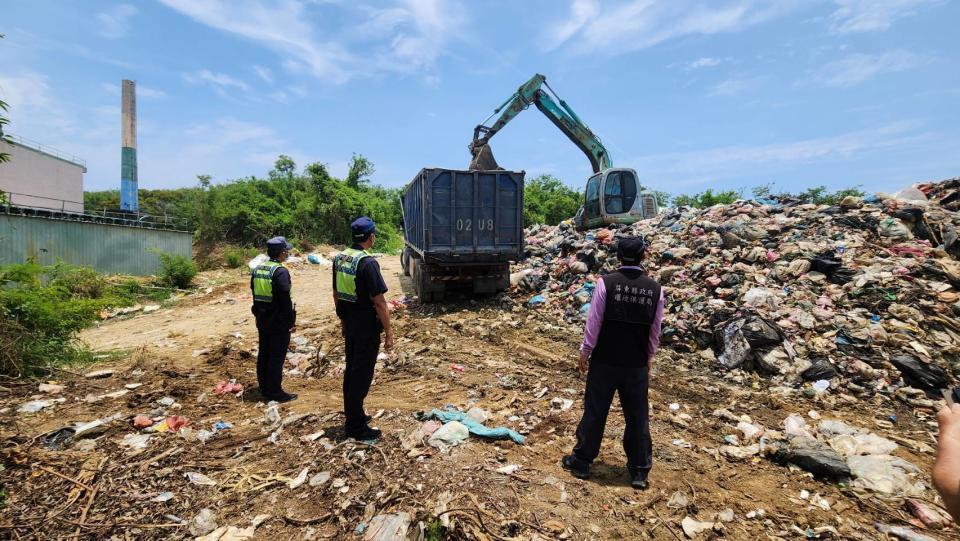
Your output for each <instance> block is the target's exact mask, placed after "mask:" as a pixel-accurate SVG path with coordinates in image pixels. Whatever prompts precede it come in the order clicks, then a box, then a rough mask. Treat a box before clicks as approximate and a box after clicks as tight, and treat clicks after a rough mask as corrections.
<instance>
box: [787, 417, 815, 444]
mask: <svg viewBox="0 0 960 541" xmlns="http://www.w3.org/2000/svg"><path fill="white" fill-rule="evenodd" d="M783 427H784V432H785V433H786V434H787V435H788V436H796V437H801V438H810V439H813V433H812V432H811V431H810V427H809V426H807V420H806V419H804V418H803V416H801V415H798V414H796V413H791V414H790V415H788V416H787V418H786V419H784V420H783Z"/></svg>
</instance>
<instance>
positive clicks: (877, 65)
mask: <svg viewBox="0 0 960 541" xmlns="http://www.w3.org/2000/svg"><path fill="white" fill-rule="evenodd" d="M927 62H929V60H928V59H927V58H924V57H921V56H919V55H916V54H914V53H911V52H909V51H902V50H897V51H888V52H886V53H882V54H876V55H871V54H862V53H857V54H852V55H850V56H847V57H844V58H841V59H839V60H834V61H832V62H829V63H828V64H826V65H824V66H823V67H822V68H820V69H819V70H817V71H816V72H814V74H813V78H814V80H816V81H817V82H819V83H820V84H822V85H824V86H830V87H849V86H854V85H858V84H860V83H863V82H864V81H866V80H868V79H871V78H873V77H876V76H877V75H881V74H883V73H896V72H900V71H906V70H908V69H912V68H915V67H917V66H920V65H923V64H925V63H927Z"/></svg>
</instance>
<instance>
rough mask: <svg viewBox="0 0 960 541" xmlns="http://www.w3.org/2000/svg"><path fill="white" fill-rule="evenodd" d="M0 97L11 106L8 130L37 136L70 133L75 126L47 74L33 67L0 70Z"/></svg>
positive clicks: (8, 114)
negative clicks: (9, 71)
mask: <svg viewBox="0 0 960 541" xmlns="http://www.w3.org/2000/svg"><path fill="white" fill-rule="evenodd" d="M0 99H2V100H3V101H5V102H7V105H8V106H9V108H10V109H9V111H8V113H7V117H8V118H9V119H10V124H9V126H8V128H7V129H8V130H9V131H10V132H11V133H16V134H19V135H22V136H25V137H30V138H34V139H37V138H40V137H44V136H47V135H48V134H49V136H51V137H55V136H57V135H58V134H61V133H73V132H74V131H75V130H76V128H77V122H76V120H75V118H74V115H72V114H70V113H69V112H68V111H66V110H65V108H64V107H62V106H61V105H60V104H59V102H58V100H56V99H55V97H54V95H53V91H52V90H51V88H50V85H49V84H48V82H47V76H46V75H42V74H39V73H36V72H32V71H26V72H20V73H15V74H10V75H5V74H0ZM41 142H43V143H49V141H47V140H44V141H41Z"/></svg>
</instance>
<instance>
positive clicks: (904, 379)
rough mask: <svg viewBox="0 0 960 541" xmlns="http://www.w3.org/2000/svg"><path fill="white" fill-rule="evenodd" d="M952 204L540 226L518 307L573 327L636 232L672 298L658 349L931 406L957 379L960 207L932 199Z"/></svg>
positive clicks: (772, 207) (772, 201) (946, 191)
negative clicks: (895, 393)
mask: <svg viewBox="0 0 960 541" xmlns="http://www.w3.org/2000/svg"><path fill="white" fill-rule="evenodd" d="M957 193H960V180H958V179H951V180H948V181H943V182H942V183H939V184H924V185H919V186H917V187H911V188H909V189H905V190H902V191H901V192H898V193H897V194H895V195H885V194H875V195H868V196H866V197H863V198H859V197H852V196H851V197H845V198H844V199H843V200H842V201H841V202H840V203H839V204H838V205H835V206H827V205H815V204H808V203H803V202H802V201H800V200H798V199H797V198H791V197H788V196H771V197H768V198H757V199H752V200H740V201H736V202H734V203H732V204H727V205H716V206H713V207H710V208H706V209H694V208H688V207H681V208H671V209H667V210H665V211H663V212H661V213H660V215H658V216H657V217H655V218H652V219H647V220H643V221H640V222H637V223H635V224H629V225H625V224H613V225H610V226H608V227H606V228H601V229H594V230H589V231H577V230H576V229H575V228H574V226H573V223H572V222H564V223H561V224H559V225H557V226H546V225H535V226H532V227H529V228H527V230H526V248H525V249H526V254H525V259H524V260H523V261H521V262H519V263H517V264H516V265H515V266H514V268H513V269H512V274H511V285H512V292H511V296H512V300H513V301H514V302H513V303H512V304H513V305H515V306H520V305H524V306H526V309H529V310H537V311H539V312H540V313H541V314H544V315H546V316H549V317H554V318H556V319H557V320H558V321H559V322H566V323H567V324H570V328H571V329H574V327H575V326H579V325H581V324H582V322H583V321H584V320H585V319H586V316H587V313H588V311H589V306H590V299H591V297H592V294H593V290H594V287H595V284H596V281H597V280H598V279H599V278H600V277H601V276H602V275H604V274H606V273H609V272H612V271H614V270H615V269H616V268H617V267H618V262H617V257H616V246H617V242H618V241H619V239H621V238H623V237H626V236H633V235H643V236H644V237H645V238H646V239H647V241H648V243H649V248H648V251H647V258H646V260H645V262H644V265H645V267H646V269H647V271H648V273H649V274H650V275H651V276H652V277H654V278H655V279H657V280H658V281H659V282H660V283H661V284H662V285H663V286H664V292H665V295H666V301H665V302H666V306H665V319H664V325H663V335H662V347H669V348H672V349H673V350H674V351H676V352H679V353H699V355H698V358H702V359H706V360H707V362H710V363H712V364H713V366H715V367H716V368H717V369H718V370H727V371H732V370H742V371H746V372H757V373H760V374H762V375H765V376H767V377H775V378H781V379H783V380H784V381H785V382H789V383H795V384H802V383H803V382H819V381H830V380H836V379H837V378H842V379H843V380H844V385H843V386H844V388H845V389H846V390H847V391H850V392H853V393H854V394H858V395H859V394H867V395H869V394H872V393H874V392H876V391H878V390H881V389H886V390H891V389H896V388H898V387H908V388H910V389H918V390H921V391H923V392H925V393H927V397H926V398H931V397H934V396H935V395H934V393H935V391H936V390H937V389H939V388H943V387H946V386H949V385H950V383H951V381H952V380H953V374H955V373H957V370H958V369H960V364H958V363H960V261H958V256H960V242H958V238H960V235H958V233H957V231H958V230H960V212H958V211H957V210H955V208H957V207H954V206H953V205H951V206H950V207H946V206H942V205H941V204H940V203H939V202H941V201H944V200H949V201H953V200H954V195H953V194H957ZM928 195H931V197H930V198H928V197H927V196H928ZM956 197H957V198H960V196H956ZM518 309H519V308H518ZM835 383H836V382H835ZM820 386H821V387H822V386H823V384H821V385H820ZM891 386H892V387H891ZM833 387H834V388H835V387H836V385H834V386H833ZM905 396H906V397H907V399H908V401H920V402H922V401H923V400H925V398H924V396H923V393H921V394H920V395H917V394H915V393H911V392H907V393H906V395H905Z"/></svg>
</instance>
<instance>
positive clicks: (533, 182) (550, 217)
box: [523, 174, 583, 226]
mask: <svg viewBox="0 0 960 541" xmlns="http://www.w3.org/2000/svg"><path fill="white" fill-rule="evenodd" d="M582 203H583V196H582V195H581V194H580V192H579V191H577V190H574V189H573V188H570V187H569V186H567V185H566V184H564V183H563V182H562V181H561V180H560V179H558V178H556V177H554V176H552V175H547V174H543V175H540V176H538V177H534V178H532V179H530V180H527V181H526V183H525V186H524V189H523V223H524V226H529V225H533V224H548V225H556V224H558V223H560V222H562V221H563V220H567V219H569V218H573V216H574V214H576V213H577V209H579V208H580V205H581V204H582Z"/></svg>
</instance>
